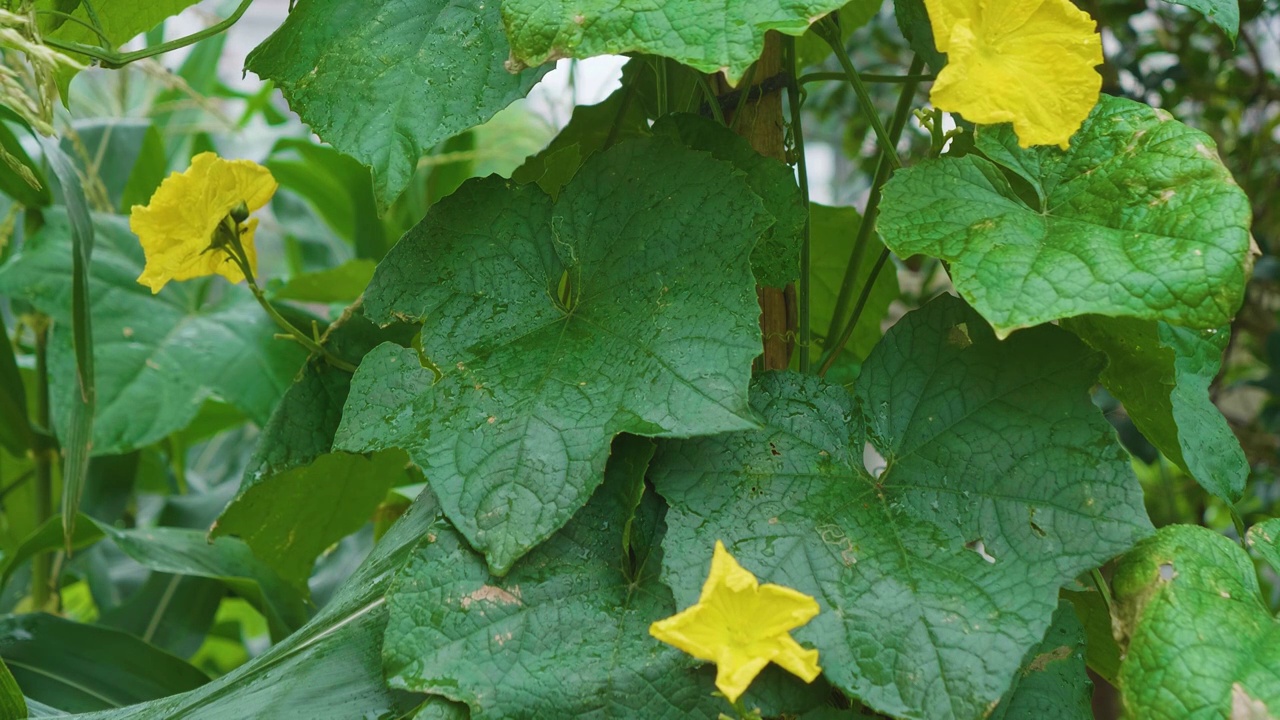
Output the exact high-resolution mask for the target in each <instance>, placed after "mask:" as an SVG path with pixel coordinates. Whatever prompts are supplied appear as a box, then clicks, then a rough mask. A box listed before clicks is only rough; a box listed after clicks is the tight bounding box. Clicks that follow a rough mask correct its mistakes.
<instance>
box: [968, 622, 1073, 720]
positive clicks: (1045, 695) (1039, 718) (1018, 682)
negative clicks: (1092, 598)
mask: <svg viewBox="0 0 1280 720" xmlns="http://www.w3.org/2000/svg"><path fill="white" fill-rule="evenodd" d="M1084 648H1085V644H1084V627H1082V626H1081V625H1080V620H1079V619H1077V618H1076V614H1075V611H1074V610H1072V609H1071V605H1070V604H1069V603H1067V602H1065V601H1064V602H1061V603H1059V604H1058V610H1057V612H1055V613H1054V614H1053V622H1052V623H1050V625H1049V630H1048V631H1047V632H1046V633H1045V636H1044V640H1041V641H1040V644H1039V645H1036V646H1035V647H1033V648H1031V650H1030V651H1028V652H1027V655H1026V657H1024V658H1023V660H1022V667H1021V668H1019V669H1018V673H1017V674H1016V675H1014V676H1013V686H1012V687H1010V688H1009V692H1008V693H1006V694H1005V696H1004V699H1002V700H1001V701H1000V704H999V705H997V706H996V709H995V712H993V713H991V715H989V716H988V717H989V718H990V719H991V720H1020V719H1023V718H1027V719H1030V718H1035V720H1093V683H1092V682H1091V681H1090V680H1089V675H1088V673H1086V672H1085V666H1084V652H1085V650H1084Z"/></svg>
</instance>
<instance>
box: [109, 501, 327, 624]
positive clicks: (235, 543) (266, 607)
mask: <svg viewBox="0 0 1280 720" xmlns="http://www.w3.org/2000/svg"><path fill="white" fill-rule="evenodd" d="M103 529H104V530H106V532H107V534H108V535H110V536H111V539H112V540H114V541H115V544H116V546H117V547H119V548H120V549H121V550H123V551H124V553H125V554H126V555H128V556H129V557H131V558H133V559H134V560H135V561H137V562H139V563H141V564H142V565H144V566H146V567H148V568H150V569H152V570H155V571H158V572H162V573H171V574H174V575H194V576H197V577H206V578H212V579H214V580H218V581H221V582H222V583H224V584H225V585H226V586H227V587H229V588H231V589H232V590H234V591H235V592H236V594H238V595H240V596H241V597H243V598H244V599H245V600H247V601H249V603H250V604H252V605H253V606H254V607H255V608H257V610H258V611H259V612H261V613H262V614H263V616H264V617H266V619H267V624H268V626H269V627H270V628H271V636H272V638H273V639H275V640H281V639H283V638H284V637H285V636H287V635H288V634H289V633H290V632H292V631H293V630H295V629H297V628H299V627H301V626H302V625H303V623H305V622H306V620H307V606H306V601H305V599H304V598H303V596H302V594H301V593H300V592H299V591H298V590H297V589H296V588H293V587H291V586H290V585H289V584H288V583H286V582H285V581H284V580H283V579H282V578H280V576H279V575H277V574H276V573H275V571H273V570H272V569H271V568H269V567H267V565H266V564H265V563H263V562H262V561H261V560H259V559H258V558H256V557H254V555H253V551H252V550H250V549H249V546H247V545H245V544H244V543H243V542H241V541H240V540H237V539H235V538H219V539H217V540H216V541H214V542H209V540H208V539H207V538H206V537H205V533H203V532H201V531H199V530H188V529H185V528H173V527H157V528H149V529H146V530H115V529H113V528H109V527H105V526H104V528H103Z"/></svg>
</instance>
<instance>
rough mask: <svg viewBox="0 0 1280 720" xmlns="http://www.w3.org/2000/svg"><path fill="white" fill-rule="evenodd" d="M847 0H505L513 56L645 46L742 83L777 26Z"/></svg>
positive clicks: (533, 58)
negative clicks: (631, 0)
mask: <svg viewBox="0 0 1280 720" xmlns="http://www.w3.org/2000/svg"><path fill="white" fill-rule="evenodd" d="M844 3H845V0H782V1H781V2H779V0H652V1H651V2H645V3H622V2H618V1H617V0H573V1H572V2H570V0H503V3H502V20H503V22H504V23H506V27H507V36H508V37H509V38H511V57H512V61H513V64H514V65H515V66H517V67H519V66H534V65H541V64H542V63H545V62H551V61H553V60H557V59H559V58H567V57H571V58H588V57H592V56H594V55H620V54H622V53H628V52H642V53H649V54H650V55H661V56H663V57H669V58H671V59H673V60H677V61H679V62H681V63H684V64H685V65H688V66H690V67H692V68H695V69H697V70H700V71H702V72H705V73H716V72H721V71H723V72H724V73H725V75H726V76H727V77H728V78H729V82H730V83H733V84H737V82H738V80H739V79H741V78H742V75H743V73H744V72H746V70H747V66H748V65H750V64H751V63H753V62H755V60H756V58H758V57H760V53H761V52H762V51H763V50H764V35H765V33H766V32H767V31H769V30H777V31H778V32H780V33H784V34H786V35H803V34H804V32H805V31H806V30H808V29H809V26H810V25H812V24H813V23H814V22H816V21H817V20H818V19H819V18H821V17H822V16H823V15H826V14H827V13H829V12H832V11H833V10H837V9H839V8H840V6H841V5H844Z"/></svg>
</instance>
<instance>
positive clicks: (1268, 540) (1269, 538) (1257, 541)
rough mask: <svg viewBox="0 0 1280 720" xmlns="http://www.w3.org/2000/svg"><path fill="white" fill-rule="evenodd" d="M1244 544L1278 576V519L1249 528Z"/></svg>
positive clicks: (1279, 570)
mask: <svg viewBox="0 0 1280 720" xmlns="http://www.w3.org/2000/svg"><path fill="white" fill-rule="evenodd" d="M1245 542H1246V543H1247V544H1248V546H1249V547H1251V548H1253V551H1254V552H1255V553H1257V554H1258V557H1260V558H1262V561H1263V562H1265V563H1266V564H1267V565H1268V566H1269V567H1270V568H1271V569H1272V570H1273V571H1275V572H1276V573H1278V574H1280V518H1272V519H1270V520H1264V521H1262V522H1260V523H1258V524H1257V525H1254V526H1253V527H1251V528H1249V532H1247V533H1246V534H1245Z"/></svg>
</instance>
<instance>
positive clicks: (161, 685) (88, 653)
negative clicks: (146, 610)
mask: <svg viewBox="0 0 1280 720" xmlns="http://www.w3.org/2000/svg"><path fill="white" fill-rule="evenodd" d="M0 659H3V660H4V662H5V664H6V665H8V666H9V669H10V670H11V671H12V672H13V676H14V678H15V679H16V680H17V681H18V686H19V687H21V688H22V691H23V693H24V694H26V696H27V697H29V698H33V699H35V700H39V701H41V702H43V703H45V704H47V705H50V706H52V707H56V708H58V709H59V710H64V711H67V712H88V711H93V710H105V709H108V708H118V707H124V706H126V705H130V704H133V703H138V702H142V701H144V700H151V699H153V698H161V697H165V696H166V695H172V694H174V693H179V692H185V691H187V690H191V689H193V688H196V687H199V686H200V685H202V684H204V683H205V682H208V680H209V678H208V677H206V676H205V675H204V673H202V672H200V671H199V670H197V669H196V668H194V667H192V666H190V665H188V664H187V663H186V662H183V661H182V660H180V659H178V658H176V657H174V656H173V655H170V654H169V653H166V652H163V651H161V650H157V649H156V648H153V647H151V646H150V645H148V644H146V643H144V642H142V641H141V640H139V639H137V638H135V637H133V636H132V635H128V634H126V633H122V632H120V631H118V630H111V629H109V628H104V627H98V626H96V625H85V624H82V623H77V622H72V621H70V620H65V619H63V618H60V617H56V616H54V615H46V614H44V613H33V614H30V615H8V616H5V617H0Z"/></svg>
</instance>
